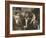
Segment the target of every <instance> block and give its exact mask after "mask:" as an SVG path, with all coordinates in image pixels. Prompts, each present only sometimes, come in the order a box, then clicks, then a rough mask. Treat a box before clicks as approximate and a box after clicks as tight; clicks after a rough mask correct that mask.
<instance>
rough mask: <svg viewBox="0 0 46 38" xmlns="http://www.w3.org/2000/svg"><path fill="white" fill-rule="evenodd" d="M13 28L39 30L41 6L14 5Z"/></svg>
mask: <svg viewBox="0 0 46 38" xmlns="http://www.w3.org/2000/svg"><path fill="white" fill-rule="evenodd" d="M12 10H13V22H12V23H13V30H39V29H40V8H26V7H25V8H24V7H13V8H12Z"/></svg>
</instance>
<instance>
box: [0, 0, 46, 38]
mask: <svg viewBox="0 0 46 38" xmlns="http://www.w3.org/2000/svg"><path fill="white" fill-rule="evenodd" d="M17 1H18V0H17ZM19 1H28V2H42V3H43V2H44V3H46V2H45V1H46V0H19ZM45 6H46V4H45ZM45 9H46V8H45ZM45 17H46V13H45ZM45 19H46V18H45ZM45 21H46V20H45ZM45 27H46V26H45ZM45 30H46V29H45ZM45 32H46V31H45ZM45 34H46V33H45ZM4 36H5V0H0V38H5V37H4ZM14 38H15V37H14ZM16 38H46V35H40V36H26V37H25V36H24V37H16Z"/></svg>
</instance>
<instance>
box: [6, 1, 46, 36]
mask: <svg viewBox="0 0 46 38" xmlns="http://www.w3.org/2000/svg"><path fill="white" fill-rule="evenodd" d="M10 4H20V5H39V6H43V17H42V18H43V22H42V27H43V29H42V30H43V32H42V33H24V34H10ZM44 34H45V5H44V3H36V2H20V1H5V37H18V36H33V35H44Z"/></svg>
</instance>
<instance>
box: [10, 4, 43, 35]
mask: <svg viewBox="0 0 46 38" xmlns="http://www.w3.org/2000/svg"><path fill="white" fill-rule="evenodd" d="M12 7H27V8H40V30H25V31H13V30H12V29H13V27H12ZM42 9H43V8H42V6H39V5H19V4H10V34H23V33H39V32H41V33H42V18H43V17H42V16H43V13H42Z"/></svg>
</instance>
